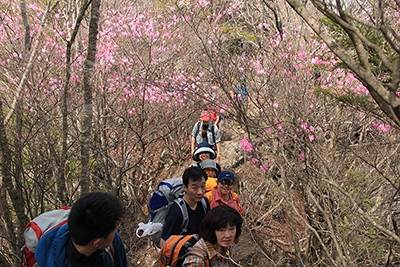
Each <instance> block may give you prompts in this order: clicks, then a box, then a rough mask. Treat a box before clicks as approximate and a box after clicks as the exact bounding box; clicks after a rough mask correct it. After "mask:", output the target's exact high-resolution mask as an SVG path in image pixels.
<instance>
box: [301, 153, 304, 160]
mask: <svg viewBox="0 0 400 267" xmlns="http://www.w3.org/2000/svg"><path fill="white" fill-rule="evenodd" d="M300 159H301V160H304V152H303V153H301V154H300Z"/></svg>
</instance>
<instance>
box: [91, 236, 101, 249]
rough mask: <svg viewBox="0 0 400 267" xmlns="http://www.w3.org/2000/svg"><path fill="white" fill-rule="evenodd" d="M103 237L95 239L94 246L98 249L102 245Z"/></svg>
mask: <svg viewBox="0 0 400 267" xmlns="http://www.w3.org/2000/svg"><path fill="white" fill-rule="evenodd" d="M100 241H101V238H96V239H93V247H94V248H95V249H97V248H98V247H99V245H100Z"/></svg>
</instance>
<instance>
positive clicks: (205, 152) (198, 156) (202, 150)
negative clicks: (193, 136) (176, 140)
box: [193, 142, 217, 161]
mask: <svg viewBox="0 0 400 267" xmlns="http://www.w3.org/2000/svg"><path fill="white" fill-rule="evenodd" d="M216 157H217V155H216V154H215V151H214V149H212V148H211V145H210V144H209V143H207V142H202V143H200V144H199V145H198V146H197V149H196V150H195V151H194V152H193V160H194V161H203V160H205V159H215V158H216Z"/></svg>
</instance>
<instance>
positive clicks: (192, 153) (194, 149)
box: [191, 148, 196, 157]
mask: <svg viewBox="0 0 400 267" xmlns="http://www.w3.org/2000/svg"><path fill="white" fill-rule="evenodd" d="M195 150H196V149H194V148H192V154H191V155H192V157H193V154H194V151H195Z"/></svg>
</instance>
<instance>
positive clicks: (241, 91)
mask: <svg viewBox="0 0 400 267" xmlns="http://www.w3.org/2000/svg"><path fill="white" fill-rule="evenodd" d="M249 93H250V88H249V86H248V85H247V84H246V82H245V81H244V78H243V77H242V78H240V82H239V83H238V84H236V86H235V90H234V92H233V97H234V98H236V100H237V101H238V102H247V101H248V95H249Z"/></svg>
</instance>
